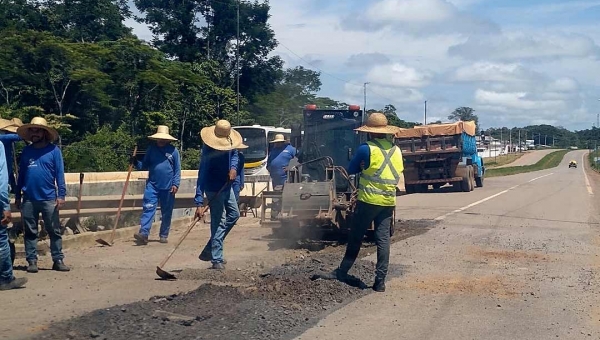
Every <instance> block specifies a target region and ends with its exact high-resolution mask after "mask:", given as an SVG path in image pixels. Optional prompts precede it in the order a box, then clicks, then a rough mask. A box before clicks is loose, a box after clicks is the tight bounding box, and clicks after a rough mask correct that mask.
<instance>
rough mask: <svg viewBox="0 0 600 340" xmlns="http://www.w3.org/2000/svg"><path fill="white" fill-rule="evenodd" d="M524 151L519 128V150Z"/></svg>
mask: <svg viewBox="0 0 600 340" xmlns="http://www.w3.org/2000/svg"><path fill="white" fill-rule="evenodd" d="M521 151H523V150H522V149H521V129H519V152H521Z"/></svg>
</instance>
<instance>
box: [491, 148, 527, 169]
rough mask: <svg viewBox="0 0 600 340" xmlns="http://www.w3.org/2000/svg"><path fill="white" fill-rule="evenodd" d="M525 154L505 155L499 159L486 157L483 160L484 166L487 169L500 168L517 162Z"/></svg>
mask: <svg viewBox="0 0 600 340" xmlns="http://www.w3.org/2000/svg"><path fill="white" fill-rule="evenodd" d="M524 154H525V153H522V152H521V153H509V154H505V155H501V156H498V157H485V158H484V159H483V164H484V165H485V166H486V167H490V168H495V167H499V166H503V165H506V164H509V163H512V162H514V161H516V160H517V159H519V158H521V157H522V156H523V155H524Z"/></svg>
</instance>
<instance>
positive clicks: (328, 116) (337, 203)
mask: <svg viewBox="0 0 600 340" xmlns="http://www.w3.org/2000/svg"><path fill="white" fill-rule="evenodd" d="M302 115H303V123H302V124H301V125H294V126H292V133H291V144H292V145H293V146H295V147H296V148H297V149H298V150H299V156H298V164H295V165H292V164H290V166H289V168H288V179H287V182H286V183H285V184H284V185H283V186H282V187H280V188H275V189H274V190H273V191H269V192H264V193H263V195H262V197H263V205H265V207H271V218H270V219H267V218H266V217H265V216H264V213H263V216H261V223H262V224H264V225H265V226H269V227H271V228H272V229H274V232H275V230H276V229H278V228H287V229H289V228H298V227H302V226H310V227H311V228H313V227H315V228H319V229H329V230H335V231H341V232H342V233H341V234H344V233H345V231H347V230H348V229H349V228H350V225H351V220H352V214H353V212H354V207H355V203H356V197H357V190H356V189H357V187H358V178H356V177H355V176H350V175H348V173H347V171H346V170H345V168H347V166H348V164H349V162H350V160H351V159H352V157H353V156H354V152H355V150H356V149H357V148H358V146H359V145H360V144H362V143H364V142H365V141H366V136H365V134H359V133H358V132H356V131H354V129H356V128H358V127H360V126H361V125H362V123H363V121H364V116H363V111H362V110H361V109H360V106H358V105H350V106H348V108H347V109H335V110H334V109H319V108H317V106H316V105H314V104H309V105H306V106H305V107H304V109H303V110H302ZM267 199H272V201H273V203H271V204H269V205H267Z"/></svg>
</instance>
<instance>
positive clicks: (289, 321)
mask: <svg viewBox="0 0 600 340" xmlns="http://www.w3.org/2000/svg"><path fill="white" fill-rule="evenodd" d="M414 227H415V228H416V229H419V230H420V231H419V233H420V232H421V231H422V229H429V228H430V227H431V224H428V225H427V226H424V225H416V226H414ZM402 228H405V229H406V230H405V232H400V233H398V232H397V233H396V234H395V235H394V236H395V237H394V239H395V240H397V239H403V238H406V237H409V236H407V235H411V236H412V235H415V234H418V233H415V232H414V231H411V232H406V231H407V230H408V229H411V228H410V226H409V225H408V224H406V225H404V226H401V229H402ZM401 235H404V236H406V237H402V236H401ZM344 249H345V247H335V248H334V250H333V251H331V252H325V253H318V254H313V255H312V256H307V257H303V258H300V259H297V260H296V261H294V262H291V263H286V264H284V265H282V266H278V267H275V268H273V269H271V270H266V269H264V271H256V270H252V271H238V270H235V269H234V270H229V271H225V272H221V273H220V272H218V271H209V270H205V271H198V272H190V271H187V272H186V271H183V272H182V273H180V275H179V276H180V277H183V278H187V279H193V278H194V276H196V275H198V276H201V277H202V276H204V275H209V277H210V278H211V279H214V280H215V281H216V282H215V283H214V284H213V283H209V284H203V285H201V286H200V287H198V288H197V289H196V290H194V291H191V292H189V293H185V294H176V295H170V296H158V297H153V298H151V299H149V300H148V301H140V302H135V303H131V304H127V305H121V306H115V307H112V308H107V309H101V310H96V311H94V312H91V313H88V314H86V315H83V316H80V317H76V318H73V319H70V320H66V321H62V322H58V323H54V324H52V325H50V326H49V328H48V329H46V330H45V331H44V332H43V333H41V334H37V335H36V336H35V338H36V339H65V338H67V339H68V338H71V339H87V338H94V339H115V340H120V339H123V340H131V339H224V340H227V339H293V338H295V337H297V336H298V335H300V334H302V333H303V332H304V331H305V330H306V329H308V328H310V327H312V326H314V325H315V324H316V323H317V322H318V321H319V320H320V319H322V318H323V317H325V316H326V315H328V314H330V313H332V312H333V311H335V310H337V309H339V308H341V307H343V306H345V305H347V304H348V303H351V302H353V301H355V300H357V299H359V298H361V297H363V296H365V295H367V294H370V293H373V291H372V289H371V287H372V284H373V279H374V273H375V264H374V263H372V262H371V261H366V260H360V259H359V260H357V261H356V263H355V265H354V267H353V268H352V270H351V271H350V273H349V274H350V275H351V276H352V278H353V279H352V282H340V281H338V280H323V279H314V276H315V274H318V273H327V272H330V271H331V270H333V269H335V268H336V267H337V266H338V265H339V263H340V261H341V259H342V256H343V251H344ZM365 252H369V247H366V248H365V249H363V251H362V252H361V253H363V255H366V254H364V253H365ZM207 273H209V274H207ZM401 274H402V268H396V267H394V266H390V274H389V275H390V278H391V277H393V276H398V275H401ZM202 278H204V277H202ZM207 278H208V277H207ZM140 289H143V287H140Z"/></svg>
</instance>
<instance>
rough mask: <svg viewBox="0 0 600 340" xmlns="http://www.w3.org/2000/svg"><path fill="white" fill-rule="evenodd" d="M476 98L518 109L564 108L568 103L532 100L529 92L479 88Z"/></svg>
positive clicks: (484, 101) (487, 103) (495, 105)
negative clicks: (496, 90)
mask: <svg viewBox="0 0 600 340" xmlns="http://www.w3.org/2000/svg"><path fill="white" fill-rule="evenodd" d="M475 100H476V101H477V102H478V103H480V104H482V105H487V106H488V107H499V108H503V109H517V110H564V109H566V107H567V105H566V103H565V102H564V101H562V100H532V99H529V98H528V93H527V92H494V91H486V90H482V89H478V90H477V91H475Z"/></svg>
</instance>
